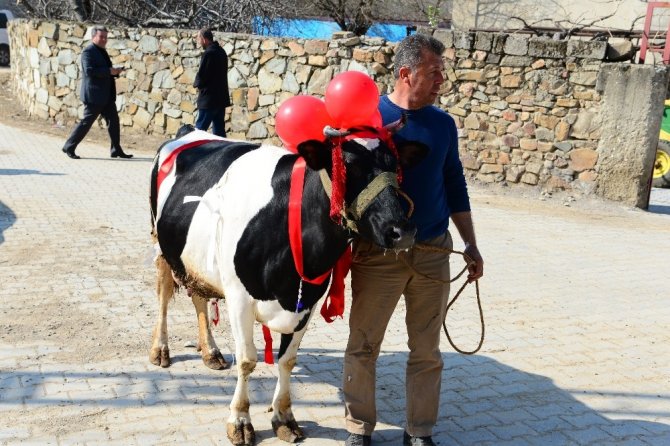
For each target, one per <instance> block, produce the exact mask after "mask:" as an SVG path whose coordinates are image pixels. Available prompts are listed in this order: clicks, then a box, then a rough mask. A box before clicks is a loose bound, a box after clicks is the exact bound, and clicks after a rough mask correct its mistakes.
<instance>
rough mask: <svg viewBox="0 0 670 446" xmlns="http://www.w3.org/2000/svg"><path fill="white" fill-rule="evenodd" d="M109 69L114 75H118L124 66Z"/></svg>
mask: <svg viewBox="0 0 670 446" xmlns="http://www.w3.org/2000/svg"><path fill="white" fill-rule="evenodd" d="M109 71H110V72H111V73H112V76H118V75H119V74H121V72H122V71H123V67H112V68H110V69H109Z"/></svg>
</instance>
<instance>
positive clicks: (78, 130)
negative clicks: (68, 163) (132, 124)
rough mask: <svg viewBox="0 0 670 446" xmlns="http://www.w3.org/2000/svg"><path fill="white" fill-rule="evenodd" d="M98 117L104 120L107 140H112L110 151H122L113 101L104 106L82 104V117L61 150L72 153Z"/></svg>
mask: <svg viewBox="0 0 670 446" xmlns="http://www.w3.org/2000/svg"><path fill="white" fill-rule="evenodd" d="M100 115H102V117H103V118H105V122H106V123H107V131H108V132H109V138H110V139H111V140H112V145H111V151H112V152H114V151H123V149H121V129H120V126H119V113H118V112H117V111H116V103H115V102H114V101H112V102H109V103H107V104H105V105H99V104H84V117H83V119H82V120H81V121H79V123H78V124H77V125H76V127H75V128H74V130H72V133H71V134H70V137H69V138H68V139H67V141H65V146H63V150H66V151H70V152H74V150H75V149H76V148H77V146H78V145H79V143H80V142H81V141H82V140H83V139H84V138H85V137H86V134H87V133H88V131H89V130H91V126H92V125H93V123H94V122H95V120H96V119H98V116H100Z"/></svg>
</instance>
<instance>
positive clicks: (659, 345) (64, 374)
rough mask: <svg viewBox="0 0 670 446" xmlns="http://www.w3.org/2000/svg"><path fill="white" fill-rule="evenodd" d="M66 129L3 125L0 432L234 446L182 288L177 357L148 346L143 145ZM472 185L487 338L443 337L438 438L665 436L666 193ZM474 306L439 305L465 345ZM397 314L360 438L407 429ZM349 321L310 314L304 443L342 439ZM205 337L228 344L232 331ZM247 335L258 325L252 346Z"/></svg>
mask: <svg viewBox="0 0 670 446" xmlns="http://www.w3.org/2000/svg"><path fill="white" fill-rule="evenodd" d="M62 143H63V141H62V140H58V139H56V138H54V137H51V136H45V135H40V134H37V133H29V132H27V131H24V130H18V129H16V128H12V127H10V126H8V125H6V124H0V334H1V335H0V443H1V444H58V445H62V444H86V445H88V444H91V445H94V444H118V445H143V446H144V445H151V444H180V445H184V444H189V445H191V444H193V445H210V444H228V441H227V440H226V435H225V420H226V418H227V416H228V404H229V402H230V398H231V395H232V391H233V389H234V385H235V379H236V377H235V372H234V371H233V370H230V369H229V370H225V371H213V370H210V369H207V368H205V367H204V365H203V364H202V362H201V360H200V357H199V354H198V352H196V351H195V350H194V349H193V348H189V347H187V345H188V344H189V343H190V342H192V340H193V339H194V338H195V337H196V327H195V317H194V314H193V310H192V306H191V303H190V299H189V298H187V297H186V296H185V294H179V295H178V296H177V297H176V299H175V301H174V302H173V303H172V305H171V309H170V318H169V321H170V327H169V329H170V342H171V352H172V355H173V358H174V364H173V365H172V367H170V368H168V369H161V368H158V367H155V366H153V365H151V364H150V363H149V361H148V350H149V344H150V337H151V331H152V328H153V322H154V320H155V318H156V308H155V303H156V298H155V295H154V282H153V274H154V271H153V266H152V264H151V261H150V259H151V248H150V244H151V243H150V237H149V212H148V198H147V197H148V174H149V166H150V163H151V158H152V150H155V148H153V147H152V148H147V151H146V152H141V153H136V157H135V158H134V159H132V160H111V159H109V158H108V157H107V156H108V153H107V150H106V147H103V146H100V145H97V144H93V143H90V142H86V143H84V144H83V145H82V146H81V147H80V149H79V150H78V151H77V153H78V154H80V155H82V156H83V157H84V159H81V160H77V161H74V160H70V159H69V158H67V157H66V156H65V155H64V154H63V153H61V151H60V148H61V146H62ZM472 195H473V207H474V209H475V212H474V217H475V221H476V225H477V229H478V234H479V243H480V246H481V250H482V252H483V253H484V255H485V260H486V276H485V278H484V279H483V280H482V281H481V284H480V285H481V290H482V296H483V308H484V314H485V318H486V341H485V344H484V347H483V349H482V350H481V352H480V353H478V354H477V355H474V356H463V355H459V354H457V353H455V352H454V351H453V350H452V349H451V348H450V347H449V344H448V343H447V341H446V337H443V338H444V339H443V345H442V347H443V351H444V353H443V357H444V361H445V364H446V367H445V371H444V373H443V382H442V398H441V401H442V405H441V408H440V420H439V423H438V425H437V427H436V428H435V431H434V439H435V440H436V443H437V444H439V445H441V446H444V445H496V446H500V445H507V444H509V445H552V444H556V445H575V444H578V445H613V444H621V445H667V444H670V378H669V377H670V330H669V329H668V327H670V301H669V297H668V296H669V290H670V265H669V264H668V253H670V195H669V194H668V192H667V191H661V190H655V191H654V192H653V194H652V198H653V203H652V208H651V210H652V211H653V212H644V211H639V210H633V209H629V208H626V207H622V206H619V205H615V204H607V203H605V204H603V203H602V202H599V203H600V204H597V203H595V202H594V204H593V207H592V206H590V205H589V202H587V201H586V200H578V201H577V202H573V203H568V202H566V203H565V204H566V206H564V205H563V203H561V202H560V200H559V199H558V198H550V199H548V200H547V201H546V202H543V201H540V200H538V199H537V197H535V198H528V197H522V196H515V197H511V196H503V195H499V194H494V193H492V192H490V191H487V190H486V189H483V188H482V187H481V186H478V187H472ZM567 204H569V206H567ZM456 238H457V237H456ZM458 245H459V242H457V248H458ZM476 311H477V310H476V304H475V300H474V297H473V292H472V290H470V291H469V294H466V295H464V296H463V297H462V300H459V302H458V303H457V304H456V305H455V306H454V308H453V310H452V312H450V315H449V318H448V320H447V323H448V325H449V326H450V327H451V332H452V336H453V337H454V338H455V340H456V342H457V343H458V344H459V345H460V346H461V347H463V348H466V349H467V348H470V347H472V346H474V345H475V344H476V342H477V339H478V337H479V322H478V318H477V312H476ZM403 317H404V307H403V306H402V303H401V305H400V306H399V308H398V311H397V312H396V315H395V316H394V318H393V320H392V321H391V325H390V327H389V330H388V336H387V338H386V340H385V342H384V345H383V348H382V355H381V357H380V359H379V366H378V381H379V385H378V395H377V399H378V412H379V423H378V426H377V430H376V431H375V434H374V436H373V442H374V444H401V442H402V440H401V439H402V429H403V420H404V407H405V394H404V390H403V389H404V362H405V359H406V351H407V347H406V343H405V329H404V324H403ZM346 323H347V313H345V318H344V320H338V321H335V322H334V323H332V324H326V323H325V322H324V321H323V320H322V319H321V318H319V317H315V318H314V319H313V321H312V323H311V325H312V326H311V327H310V329H309V331H308V334H307V335H306V336H305V339H304V342H303V345H302V348H301V350H300V352H299V355H298V365H297V366H296V368H295V370H294V376H293V379H292V383H293V390H294V412H295V414H296V416H297V418H298V421H299V422H300V424H301V426H303V427H304V429H305V432H306V435H307V436H308V438H307V439H306V440H305V441H304V444H305V445H310V446H311V445H314V446H317V445H318V446H321V445H341V444H343V443H344V439H345V438H346V433H345V431H344V428H343V426H344V423H343V420H342V416H343V407H342V401H341V400H342V396H341V393H340V382H341V379H342V377H341V369H342V357H343V350H344V348H345V343H346V338H347V331H348V329H347V324H346ZM222 325H223V327H225V325H226V324H225V320H224V324H222ZM216 337H217V341H218V342H219V346H220V347H221V348H222V350H223V352H224V354H225V355H226V357H227V358H228V359H231V351H232V341H231V338H230V335H229V334H228V332H227V331H226V330H225V328H222V327H221V326H220V327H218V328H217V329H216ZM261 339H262V336H261V334H260V330H258V334H257V341H258V342H257V346H258V347H259V350H262V349H261V347H262V344H261ZM276 376H277V371H276V370H275V369H274V368H273V366H268V365H265V364H263V363H259V365H258V367H257V369H256V372H255V373H254V375H253V377H252V380H251V385H250V387H251V397H252V416H253V419H254V425H255V427H256V430H257V434H258V442H259V444H261V445H279V444H283V443H282V442H281V441H279V440H277V439H275V438H274V436H273V433H272V428H271V425H270V418H271V414H269V413H267V412H266V409H267V407H268V404H269V402H270V399H271V397H272V393H273V389H274V385H275V378H276Z"/></svg>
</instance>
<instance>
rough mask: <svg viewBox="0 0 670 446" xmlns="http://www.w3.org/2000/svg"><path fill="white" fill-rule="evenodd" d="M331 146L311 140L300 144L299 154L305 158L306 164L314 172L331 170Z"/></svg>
mask: <svg viewBox="0 0 670 446" xmlns="http://www.w3.org/2000/svg"><path fill="white" fill-rule="evenodd" d="M331 150H332V149H331V147H330V145H328V144H326V143H324V142H321V141H317V140H315V139H310V140H309V141H305V142H301V143H300V144H298V153H299V154H300V156H302V157H303V158H305V162H306V163H307V165H308V166H309V167H310V169H313V170H321V169H326V168H329V167H330V165H331V163H332V156H331Z"/></svg>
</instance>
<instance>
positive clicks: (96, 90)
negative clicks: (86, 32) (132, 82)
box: [63, 26, 133, 159]
mask: <svg viewBox="0 0 670 446" xmlns="http://www.w3.org/2000/svg"><path fill="white" fill-rule="evenodd" d="M106 46H107V29H106V28H105V27H104V26H94V27H93V28H92V29H91V44H90V45H88V46H87V47H86V48H84V50H83V51H82V53H81V71H82V78H83V79H82V82H81V100H82V102H83V103H84V117H83V119H82V120H81V121H79V123H78V124H77V126H76V127H75V128H74V130H72V133H71V134H70V137H69V138H68V140H67V141H66V142H65V145H64V146H63V152H65V153H66V154H67V156H69V157H70V158H72V159H79V158H80V156H79V155H76V154H75V153H74V151H75V149H76V148H77V145H78V144H79V143H80V142H81V141H82V140H83V139H84V137H85V136H86V134H87V133H88V131H89V130H90V129H91V126H92V125H93V123H94V122H95V120H96V119H98V116H100V115H102V117H103V118H105V121H106V122H107V131H108V132H109V137H110V139H111V140H112V146H111V156H112V158H117V157H118V158H132V157H133V156H132V155H130V154H127V153H124V152H123V149H122V148H121V135H120V128H119V114H118V113H117V111H116V85H115V84H114V78H115V77H118V76H119V74H120V73H121V71H123V68H115V67H112V61H111V59H110V58H109V55H108V54H107V50H105V47H106Z"/></svg>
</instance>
